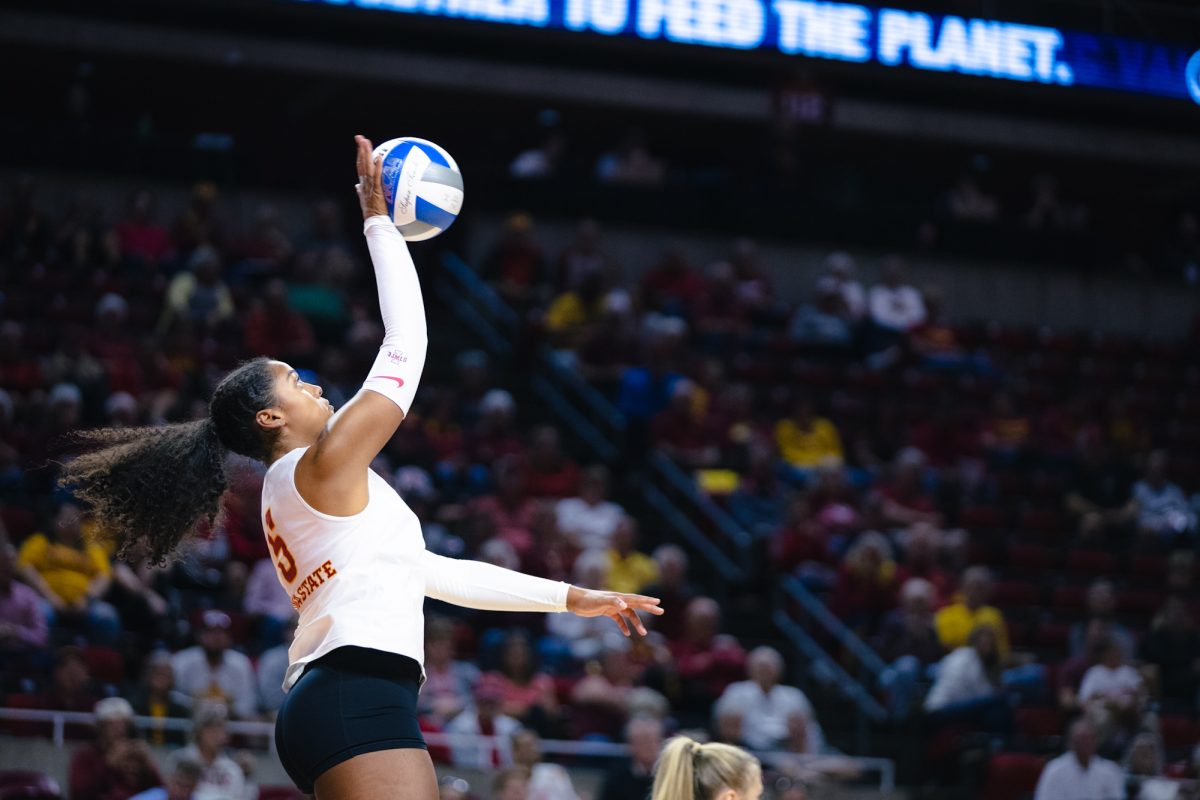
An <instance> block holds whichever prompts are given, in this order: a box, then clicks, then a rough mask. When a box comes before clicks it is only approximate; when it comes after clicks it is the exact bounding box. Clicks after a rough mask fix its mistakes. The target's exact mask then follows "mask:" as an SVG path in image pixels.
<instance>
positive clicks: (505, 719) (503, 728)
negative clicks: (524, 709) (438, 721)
mask: <svg viewBox="0 0 1200 800" xmlns="http://www.w3.org/2000/svg"><path fill="white" fill-rule="evenodd" d="M474 696H475V705H474V707H473V708H466V709H465V710H463V711H462V712H461V713H460V714H458V716H456V717H455V718H454V719H452V720H450V722H449V724H447V725H446V733H457V734H474V735H476V736H494V737H496V739H495V742H494V743H492V744H489V743H487V742H484V741H479V740H475V741H471V742H463V741H459V742H457V743H455V744H453V745H451V747H450V752H451V760H452V762H453V764H454V766H456V767H473V768H475V769H483V770H492V769H495V768H496V767H503V766H507V765H510V764H512V751H511V749H510V747H511V743H512V737H513V736H514V735H516V734H517V732H518V731H520V730H521V723H519V722H517V721H516V720H515V719H513V718H512V717H509V716H506V715H505V714H503V713H501V705H502V703H503V699H504V686H503V685H502V683H501V682H500V681H499V680H497V679H496V678H495V677H494V676H492V675H490V674H489V675H484V676H483V677H482V678H481V679H480V680H479V682H478V683H476V684H475V691H474Z"/></svg>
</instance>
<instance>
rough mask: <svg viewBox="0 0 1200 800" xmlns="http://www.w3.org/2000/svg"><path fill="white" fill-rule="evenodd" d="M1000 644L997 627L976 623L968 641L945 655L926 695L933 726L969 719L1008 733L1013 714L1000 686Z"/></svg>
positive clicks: (926, 707) (1001, 733) (988, 727)
mask: <svg viewBox="0 0 1200 800" xmlns="http://www.w3.org/2000/svg"><path fill="white" fill-rule="evenodd" d="M997 645H998V642H997V637H996V630H995V628H993V627H992V626H991V625H987V624H982V625H976V626H975V627H974V628H972V629H971V632H970V634H969V635H968V637H967V643H966V644H965V645H963V646H962V647H959V648H957V649H956V650H954V652H952V653H950V655H948V656H946V657H945V658H943V659H942V662H941V664H940V665H939V666H938V674H937V679H936V680H935V681H934V683H933V687H932V688H930V690H929V694H928V695H926V697H925V711H926V713H927V714H928V718H929V721H930V723H931V725H932V726H933V727H935V728H940V727H942V726H944V725H948V724H954V723H964V722H966V723H974V724H976V725H980V726H982V727H983V728H984V729H985V730H987V731H989V732H991V733H994V734H998V735H1005V734H1007V733H1008V731H1009V729H1010V727H1011V725H1012V714H1011V709H1010V708H1009V706H1008V699H1007V697H1006V696H1005V695H1004V693H1003V691H1002V689H1001V684H1000V667H1001V663H1002V662H1001V658H1000V652H999V648H998V646H997Z"/></svg>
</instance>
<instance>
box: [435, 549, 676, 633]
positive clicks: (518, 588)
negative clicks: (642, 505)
mask: <svg viewBox="0 0 1200 800" xmlns="http://www.w3.org/2000/svg"><path fill="white" fill-rule="evenodd" d="M423 566H424V568H425V595H426V596H427V597H432V598H433V599H435V600H441V601H443V602H446V603H451V604H453V605H456V606H463V607H465V608H475V609H480V610H482V611H542V612H555V611H570V612H571V613H572V614H577V615H578V616H581V617H600V616H605V617H611V618H612V620H613V621H614V622H616V623H617V625H618V627H620V628H621V632H622V633H624V634H625V635H626V636H629V635H630V633H631V631H635V630H636V631H637V632H638V633H640V634H642V635H643V636H644V635H645V634H646V628H645V627H644V626H643V625H642V621H641V619H639V618H638V613H637V612H639V611H644V612H646V613H648V614H656V615H657V614H662V613H663V609H662V608H661V607H660V606H659V599H658V598H657V597H646V596H644V595H640V594H624V593H622V592H602V591H597V590H594V589H583V588H580V587H578V586H572V585H570V584H568V583H563V582H562V581H551V580H547V579H545V578H537V577H534V576H533V575H525V574H523V573H520V572H514V571H513V570H510V569H504V568H503V567H497V566H495V565H494V564H487V563H484V562H482V561H468V560H465V559H458V558H446V557H445V556H439V555H436V554H434V553H431V552H429V551H428V550H426V551H425V554H424V559H423Z"/></svg>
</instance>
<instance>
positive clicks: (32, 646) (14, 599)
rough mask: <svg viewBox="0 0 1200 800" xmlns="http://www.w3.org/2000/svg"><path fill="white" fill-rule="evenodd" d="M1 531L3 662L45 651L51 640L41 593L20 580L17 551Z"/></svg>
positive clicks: (0, 639) (0, 662)
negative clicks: (16, 577)
mask: <svg viewBox="0 0 1200 800" xmlns="http://www.w3.org/2000/svg"><path fill="white" fill-rule="evenodd" d="M2 534H3V532H2V531H0V665H4V664H6V663H8V661H9V659H12V658H21V657H24V656H27V655H29V654H31V653H33V652H36V651H38V650H41V649H42V648H44V647H45V646H46V643H47V641H48V640H49V629H48V627H47V624H46V612H45V611H44V610H43V609H42V604H41V602H40V601H39V599H38V594H37V592H35V591H34V590H33V589H31V588H29V587H28V586H26V585H25V584H24V583H22V582H21V581H19V580H15V579H14V575H15V573H16V570H17V553H16V550H14V549H13V546H12V545H11V544H9V543H8V539H6V538H4V536H3V535H2Z"/></svg>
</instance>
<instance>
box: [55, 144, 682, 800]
mask: <svg viewBox="0 0 1200 800" xmlns="http://www.w3.org/2000/svg"><path fill="white" fill-rule="evenodd" d="M355 141H356V143H357V146H358V159H357V162H358V163H357V166H358V175H359V183H358V185H357V186H356V190H357V192H358V196H359V202H360V205H361V207H362V212H363V218H364V221H365V222H364V226H363V228H364V234H365V236H366V239H367V247H368V249H369V250H370V253H371V261H372V264H373V265H374V269H375V278H376V284H377V286H378V289H379V305H380V311H381V312H382V317H383V325H384V339H383V345H382V347H380V350H379V355H378V356H377V358H376V360H375V363H374V366H373V367H372V368H371V371H370V373H369V375H368V376H367V379H366V381H365V382H364V383H363V388H362V390H360V391H359V392H358V394H356V395H355V396H354V398H353V399H351V400H350V401H349V402H347V403H346V404H345V406H344V407H343V408H341V409H340V410H336V411H335V409H334V408H333V407H332V406H331V405H330V403H329V401H327V400H325V399H323V398H322V397H321V387H319V386H316V385H313V384H309V383H305V382H304V381H302V380H301V379H300V377H299V375H298V374H297V373H296V371H295V370H294V369H292V368H291V367H290V366H289V365H287V364H285V363H282V362H280V361H271V360H268V359H266V358H257V359H255V360H253V361H250V362H248V363H245V364H243V365H241V366H240V367H238V368H237V369H235V370H234V371H233V372H231V373H230V374H229V375H228V376H227V377H225V379H224V380H222V381H221V382H220V384H218V386H217V388H216V390H215V391H214V393H213V397H212V400H211V401H210V403H209V409H208V410H209V415H208V417H207V418H206V419H203V420H199V421H193V422H186V423H181V424H176V425H166V426H161V427H154V428H135V429H102V430H94V431H86V432H81V433H79V434H78V438H79V440H80V441H81V443H83V444H86V445H91V446H92V448H91V450H90V452H87V453H85V454H83V455H81V456H80V457H78V458H77V459H75V460H74V461H72V462H71V463H70V464H68V465H67V467H66V468H65V470H64V476H63V482H64V483H65V484H67V485H71V486H74V487H75V489H76V492H77V494H78V495H79V497H81V498H82V499H84V500H86V501H88V502H89V503H90V504H91V506H92V510H93V513H94V514H95V516H96V520H97V522H98V523H99V525H100V526H101V528H102V529H103V530H106V531H109V532H111V534H112V535H113V536H114V537H115V544H116V545H117V546H118V552H119V553H120V554H122V555H124V556H126V557H136V556H148V557H150V558H152V559H155V560H162V559H165V558H166V557H167V556H169V555H170V554H171V553H172V551H173V550H174V549H175V547H176V546H177V545H178V544H179V542H180V541H181V540H182V539H183V538H184V537H185V536H187V535H188V534H189V533H190V532H191V531H192V530H193V529H194V528H195V527H196V525H197V524H198V523H199V521H200V520H202V519H207V520H209V521H210V522H211V521H212V520H213V518H214V517H215V515H216V513H217V509H218V503H219V500H220V497H221V495H222V493H223V492H224V491H225V488H226V476H225V461H226V456H227V452H228V451H232V452H235V453H239V454H241V455H244V456H249V457H251V458H255V459H258V460H259V461H262V462H263V463H264V464H267V465H268V469H267V474H266V477H265V479H264V482H263V493H262V523H263V531H264V533H265V535H266V538H267V543H268V545H269V546H270V549H271V553H272V558H273V559H274V561H275V565H276V567H277V569H278V573H279V582H280V584H281V585H282V586H283V588H284V590H285V591H286V592H287V593H288V594H289V596H290V597H291V599H292V604H293V605H294V606H295V607H296V609H297V610H298V611H299V613H300V622H299V627H298V629H297V631H296V637H295V640H294V642H293V644H292V646H291V648H290V650H289V666H288V669H287V673H286V677H285V680H284V688H285V689H287V690H288V693H287V696H286V698H285V700H284V703H283V706H282V708H280V710H279V716H278V719H277V722H276V726H275V738H276V743H277V745H278V749H279V755H280V759H281V760H282V762H283V765H284V767H285V769H286V770H287V772H288V774H289V775H290V776H291V777H292V779H293V780H294V781H295V782H296V785H297V786H298V787H299V788H300V789H301V790H303V791H304V792H306V793H310V794H311V793H314V792H315V794H316V796H317V798H318V800H341V799H342V798H350V797H353V798H359V799H360V800H374V798H399V797H403V798H419V800H433V799H434V798H436V797H437V795H438V788H437V780H436V777H435V774H434V770H433V763H432V762H431V761H430V759H429V754H428V752H427V751H426V749H425V742H424V739H423V738H422V736H421V732H420V730H419V728H418V727H417V712H416V705H417V690H418V687H419V685H420V682H421V680H422V679H423V673H422V667H421V661H422V658H423V646H424V643H423V638H424V636H423V627H424V620H423V616H422V603H423V601H424V598H425V597H426V596H428V597H434V598H437V599H439V600H443V601H446V602H449V603H455V604H458V605H462V606H467V607H469V608H478V609H487V610H499V611H546V612H553V611H570V612H573V613H575V614H578V615H580V616H584V617H595V616H602V615H604V616H609V617H611V618H612V619H613V620H615V622H616V623H617V625H618V626H619V627H620V628H621V630H622V631H623V632H624V633H625V634H626V635H627V636H628V635H630V633H631V631H633V630H636V631H638V632H639V633H642V634H644V633H645V629H644V627H643V626H642V623H641V621H640V620H639V619H638V615H637V612H638V611H646V612H649V613H654V614H660V613H662V610H661V609H660V608H659V607H658V602H659V601H658V600H657V599H654V598H649V597H643V596H640V595H631V594H620V593H616V592H599V591H592V590H587V589H581V588H579V587H575V586H570V585H568V584H565V583H560V582H556V581H549V580H545V579H542V578H535V577H531V576H528V575H522V574H520V573H516V572H512V571H509V570H505V569H501V568H499V567H495V566H492V565H489V564H483V563H479V562H474V561H460V560H456V559H448V558H443V557H440V556H437V555H434V554H432V553H430V552H428V551H427V550H426V549H425V545H424V541H423V540H422V538H421V528H420V524H419V522H418V520H417V517H416V515H414V514H413V512H412V511H411V510H410V509H409V508H408V507H407V506H406V505H405V504H404V501H402V500H401V499H400V496H399V495H398V494H397V493H396V492H395V490H394V489H392V487H391V486H389V485H388V484H387V482H386V481H384V480H383V479H382V478H380V477H379V476H378V475H376V474H375V473H374V472H372V471H371V470H370V469H369V465H370V463H371V461H372V459H374V458H375V456H376V455H377V454H378V453H379V451H380V449H381V448H382V447H383V446H384V444H386V443H387V441H388V440H389V439H390V438H391V437H392V434H393V433H395V431H396V428H397V426H398V425H399V424H400V422H401V421H402V420H403V419H404V415H405V414H406V413H407V412H408V409H409V406H410V404H411V403H412V400H413V395H414V394H415V393H416V390H417V384H418V382H419V380H420V378H421V372H422V369H423V367H424V364H425V351H426V344H427V334H426V329H425V310H424V305H423V303H422V299H421V287H420V283H419V281H418V279H417V273H416V268H415V267H414V265H413V262H412V258H411V257H410V256H409V253H408V248H407V245H406V243H405V241H404V239H403V238H402V237H401V236H400V234H399V233H398V232H397V230H396V228H395V226H394V225H393V223H392V222H391V220H390V219H389V218H388V216H387V207H386V204H385V202H384V197H383V188H382V184H381V175H380V173H381V163H380V161H379V160H378V159H373V158H372V156H371V150H372V146H371V142H370V141H369V140H367V139H365V138H363V137H362V136H358V137H355Z"/></svg>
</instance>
